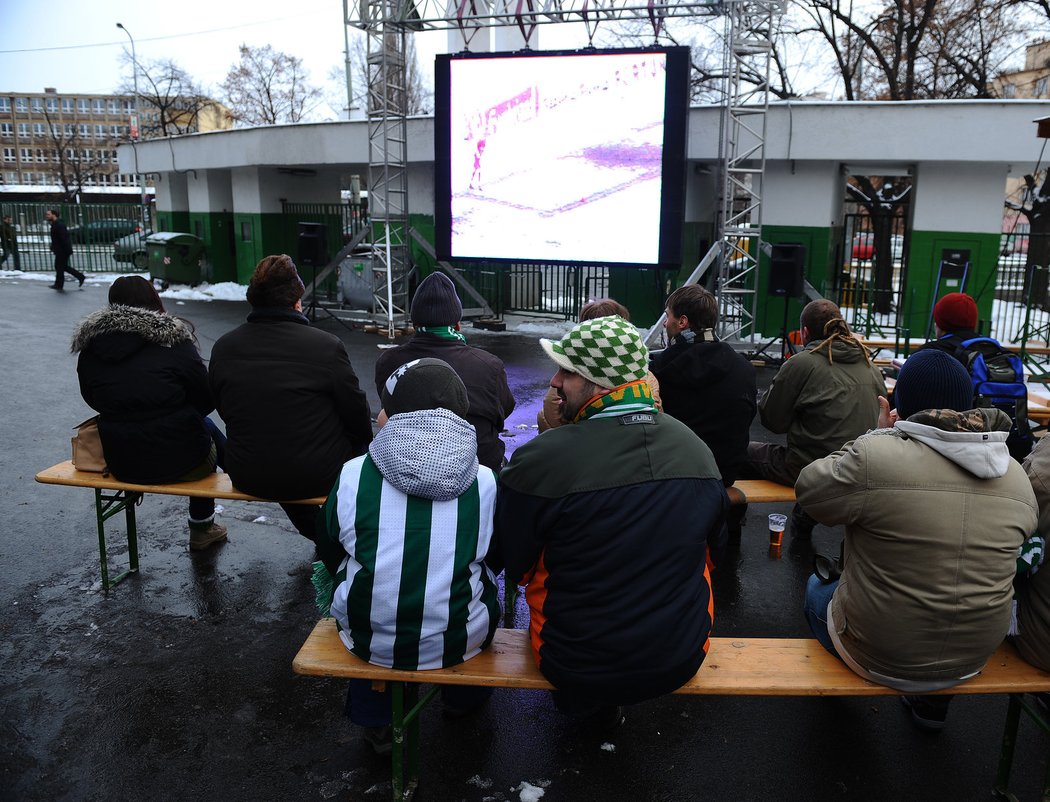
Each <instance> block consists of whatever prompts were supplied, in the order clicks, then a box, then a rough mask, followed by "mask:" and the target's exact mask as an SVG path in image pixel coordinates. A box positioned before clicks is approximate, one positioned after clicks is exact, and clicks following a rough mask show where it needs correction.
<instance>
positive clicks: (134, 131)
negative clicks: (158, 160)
mask: <svg viewBox="0 0 1050 802" xmlns="http://www.w3.org/2000/svg"><path fill="white" fill-rule="evenodd" d="M117 27H118V28H120V29H121V30H122V31H124V33H126V34H127V35H128V39H130V40H131V86H132V89H133V91H134V92H135V118H134V120H133V121H132V124H131V125H130V126H128V131H129V133H130V134H131V140H132V147H134V142H135V140H137V139H138V138H139V126H140V125H141V119H142V115H141V113H140V110H139V61H138V59H137V58H136V57H135V37H134V36H132V35H131V31H129V30H128V29H127V28H125V27H124V23H122V22H118V23H117ZM138 163H139V159H138V154H137V153H136V154H135V168H136V169H135V185H136V186H137V187H138V189H139V217H140V219H141V221H142V233H143V234H145V233H146V186H145V183H144V182H143V180H142V174H141V173H140V172H138Z"/></svg>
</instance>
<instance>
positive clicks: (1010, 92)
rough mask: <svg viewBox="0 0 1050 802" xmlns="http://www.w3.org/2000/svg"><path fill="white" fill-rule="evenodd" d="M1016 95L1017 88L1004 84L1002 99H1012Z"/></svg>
mask: <svg viewBox="0 0 1050 802" xmlns="http://www.w3.org/2000/svg"><path fill="white" fill-rule="evenodd" d="M1016 95H1017V87H1016V86H1014V85H1013V84H1006V85H1005V86H1004V87H1003V97H1005V98H1012V97H1015V96H1016Z"/></svg>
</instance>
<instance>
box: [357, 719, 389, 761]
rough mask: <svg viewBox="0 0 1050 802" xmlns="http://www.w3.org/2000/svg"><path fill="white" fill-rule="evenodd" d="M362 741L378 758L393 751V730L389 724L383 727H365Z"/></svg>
mask: <svg viewBox="0 0 1050 802" xmlns="http://www.w3.org/2000/svg"><path fill="white" fill-rule="evenodd" d="M364 739H365V743H366V744H368V745H369V746H371V747H372V751H373V752H375V753H376V754H377V755H379V756H380V757H383V756H384V755H389V754H390V753H391V752H393V751H394V728H393V727H391V726H390V725H389V724H387V725H386V726H385V727H365V734H364Z"/></svg>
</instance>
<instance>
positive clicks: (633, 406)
mask: <svg viewBox="0 0 1050 802" xmlns="http://www.w3.org/2000/svg"><path fill="white" fill-rule="evenodd" d="M635 412H652V413H653V414H654V415H655V414H656V403H655V402H654V401H653V391H652V390H651V389H650V387H649V382H648V381H646V380H645V379H638V381H633V382H628V383H627V384H621V385H620V386H619V387H614V388H613V389H612V390H610V391H609V392H608V393H606V394H605V395H600V396H598V397H597V398H594V399H591V401H590V402H588V403H587V405H586V406H584V408H583V409H581V410H580V411H579V412H578V413H577V414H576V418H575V420H573V423H579V422H580V421H584V420H588V419H590V418H616V417H619V416H620V415H630V414H632V413H635Z"/></svg>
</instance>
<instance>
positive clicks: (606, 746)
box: [602, 741, 616, 752]
mask: <svg viewBox="0 0 1050 802" xmlns="http://www.w3.org/2000/svg"><path fill="white" fill-rule="evenodd" d="M602 750H603V751H605V752H615V751H616V744H611V743H609V742H608V741H606V742H605V743H603V744H602Z"/></svg>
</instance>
